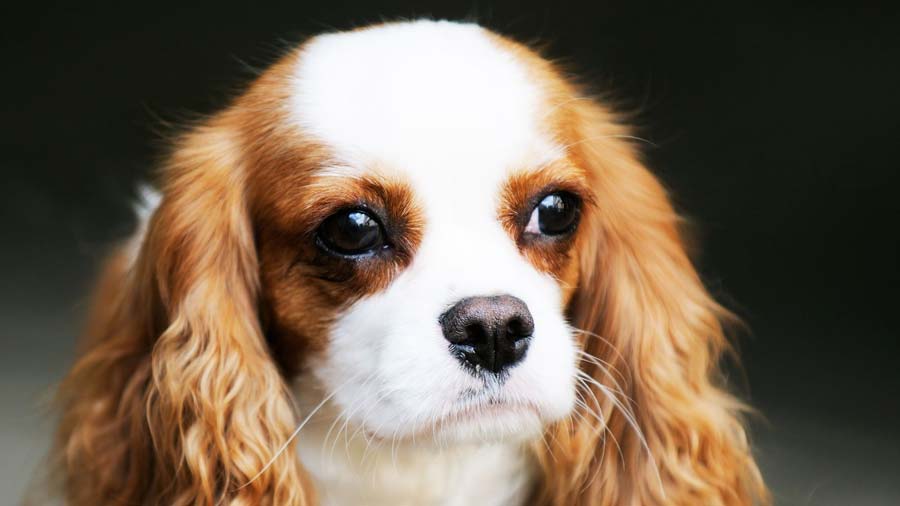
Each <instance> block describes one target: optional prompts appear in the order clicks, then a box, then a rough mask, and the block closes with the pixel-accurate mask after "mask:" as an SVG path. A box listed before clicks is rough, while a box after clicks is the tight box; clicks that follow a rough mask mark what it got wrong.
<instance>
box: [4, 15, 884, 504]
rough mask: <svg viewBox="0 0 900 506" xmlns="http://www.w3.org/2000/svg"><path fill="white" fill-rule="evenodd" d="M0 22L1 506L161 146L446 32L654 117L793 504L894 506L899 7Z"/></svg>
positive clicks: (651, 134) (31, 455) (766, 454)
mask: <svg viewBox="0 0 900 506" xmlns="http://www.w3.org/2000/svg"><path fill="white" fill-rule="evenodd" d="M2 9H4V10H5V12H3V13H2V15H0V19H3V20H4V21H5V25H7V26H5V27H4V30H2V33H0V37H2V46H0V51H2V53H0V56H2V59H0V62H2V65H3V68H4V70H3V72H2V73H0V92H2V94H0V96H2V97H3V100H2V105H0V110H2V116H0V117H2V120H3V121H2V123H0V125H2V127H0V128H2V135H0V148H2V149H0V171H2V177H3V179H2V180H3V190H4V191H3V196H2V198H0V234H2V240H0V323H2V325H0V343H2V349H0V352H2V353H0V454H2V458H0V504H15V503H16V500H17V498H18V497H19V496H20V494H21V492H22V491H23V490H24V488H25V487H26V485H27V482H28V480H29V479H30V477H31V476H32V473H33V472H34V471H35V470H36V469H37V470H40V469H41V468H42V467H43V466H42V463H41V458H42V455H43V452H44V451H45V449H46V447H47V445H48V437H49V434H50V431H51V429H52V411H49V409H48V408H49V406H48V404H47V400H48V399H49V398H50V396H51V394H52V389H53V386H54V382H55V381H57V380H58V379H59V378H60V376H61V375H62V374H63V373H64V371H65V368H66V366H67V365H68V364H69V363H70V362H71V359H72V350H73V346H74V341H75V336H76V335H77V329H78V327H79V323H80V321H81V318H82V315H83V311H84V307H85V296H86V294H87V292H88V288H89V286H90V283H91V280H92V278H93V276H94V275H95V273H96V270H97V266H98V263H99V261H100V259H101V258H102V257H103V254H104V252H105V251H107V249H108V247H109V245H110V244H112V242H113V241H114V240H116V239H117V238H120V237H122V236H124V235H125V234H126V233H127V232H128V231H129V230H130V227H131V226H132V224H133V223H132V218H131V215H130V210H129V209H130V205H131V202H132V200H133V195H134V188H135V185H136V183H137V182H138V181H140V180H142V179H146V178H148V177H149V176H150V174H151V168H152V167H153V163H154V160H155V158H156V157H157V156H158V155H159V154H160V153H161V152H162V148H163V146H164V142H163V141H162V137H163V136H162V135H161V133H165V132H166V131H168V130H169V128H170V124H178V123H180V122H184V121H186V120H190V119H192V118H194V117H196V114H198V113H201V114H202V113H207V112H210V111H213V110H215V109H216V108H218V107H221V106H222V105H223V104H225V103H226V101H227V98H228V97H229V96H230V95H232V94H233V93H234V92H235V90H239V89H240V88H241V86H242V84H243V83H245V82H246V81H247V80H248V79H249V78H250V77H251V76H252V75H253V72H254V70H253V69H254V68H255V67H259V66H265V64H266V63H267V62H269V61H271V60H272V58H273V57H274V56H275V55H277V54H278V51H279V48H281V47H283V45H284V41H298V40H301V39H302V37H303V35H304V34H308V33H315V32H319V31H322V30H326V29H329V28H331V27H337V28H347V27H351V26H353V25H356V24H363V23H365V22H370V21H377V20H379V19H381V16H384V17H387V18H396V17H399V16H412V15H425V14H429V13H430V14H434V15H435V16H438V17H450V18H454V19H459V18H462V17H466V16H471V17H476V18H478V19H479V20H481V21H482V22H484V23H485V24H487V25H488V26H491V27H494V28H496V29H498V30H500V31H502V32H504V33H508V34H512V35H515V36H516V37H518V38H520V39H522V40H533V39H536V38H537V39H540V40H544V41H550V42H552V44H551V45H550V46H549V47H548V49H547V52H548V54H549V55H550V56H552V57H555V58H563V59H565V62H566V63H567V64H568V65H569V66H571V67H572V68H573V69H575V70H576V71H578V72H579V73H580V74H582V75H584V76H585V77H586V78H587V81H588V82H591V83H595V85H596V87H597V89H599V90H604V91H610V92H612V96H613V97H615V99H616V101H617V102H618V103H619V104H620V106H621V107H623V108H625V109H627V110H629V111H636V112H637V113H638V114H637V116H636V120H637V122H638V123H639V124H640V125H641V126H642V129H641V135H642V136H644V137H647V138H649V139H650V140H652V141H653V142H654V144H655V145H656V146H655V147H653V146H646V148H647V156H648V161H649V163H650V165H651V166H652V167H653V168H654V169H655V170H656V171H657V173H658V174H659V175H660V177H661V178H662V179H663V181H664V182H665V183H666V184H667V185H668V186H669V187H671V188H672V190H673V194H674V195H675V199H676V203H677V205H678V207H679V209H681V210H682V211H683V212H684V213H685V214H687V215H688V216H689V217H691V219H692V221H693V222H694V223H695V224H696V229H697V232H698V234H699V237H700V239H701V244H702V248H701V254H699V255H698V257H697V262H698V265H699V266H700V268H701V271H702V272H703V275H704V277H705V279H706V280H707V284H708V285H709V286H710V289H711V290H712V291H713V292H714V293H715V294H716V295H717V296H718V297H719V298H720V299H721V300H723V301H724V302H725V303H726V305H728V306H729V307H731V308H734V309H735V310H736V311H737V312H738V313H739V314H740V315H741V316H743V317H744V318H745V319H746V320H747V322H748V323H749V325H750V327H751V329H752V333H751V334H750V335H747V336H742V337H741V339H740V347H741V349H742V355H743V356H744V365H745V367H744V370H745V372H746V377H747V381H746V383H747V384H746V385H745V386H743V387H741V391H742V392H743V395H744V397H746V398H748V399H749V400H750V402H752V403H753V404H754V405H756V406H758V407H759V408H760V410H761V411H762V412H763V413H764V414H765V416H766V418H767V421H765V422H763V421H758V422H756V423H755V424H754V441H755V444H756V446H757V447H758V455H759V459H760V462H761V463H762V467H763V472H764V474H765V476H766V478H767V480H768V482H769V483H770V484H771V486H772V487H773V489H774V491H775V497H776V503H777V504H782V505H823V506H826V505H841V506H856V505H859V506H868V505H893V504H900V483H898V481H900V464H898V462H900V403H898V394H900V374H898V368H897V365H896V364H897V356H898V351H900V350H898V344H897V342H898V324H897V318H896V312H897V310H896V302H897V297H896V287H897V286H898V283H897V282H898V280H900V279H898V268H897V266H898V262H897V258H898V256H900V255H898V248H897V243H898V239H897V238H898V234H897V229H898V227H897V222H898V219H897V218H898V214H900V213H898V199H897V197H896V192H897V190H896V189H897V183H898V160H900V143H898V142H897V134H898V133H900V128H898V126H900V125H898V118H900V115H898V112H900V107H898V105H900V104H898V102H900V94H898V93H897V90H898V89H900V65H898V64H897V62H898V61H900V44H898V37H897V33H896V32H897V28H896V27H897V26H898V21H900V17H898V15H897V14H898V12H897V8H896V7H894V6H892V5H890V4H888V3H887V2H885V4H884V5H878V4H868V5H861V4H858V3H856V4H854V5H853V6H852V7H851V6H843V7H839V6H830V7H823V6H815V7H813V6H803V5H798V4H796V3H792V5H791V6H790V7H788V6H785V5H779V4H777V3H773V4H772V5H766V4H765V3H760V2H753V3H747V4H746V5H745V4H741V3H728V4H726V5H719V6H717V7H713V6H709V5H706V6H693V5H688V4H684V3H682V2H679V3H663V2H659V3H643V2H635V1H631V2H603V1H601V2H591V3H590V4H588V3H583V4H569V5H562V4H557V3H553V4H550V3H533V4H522V3H516V4H513V3H504V2H474V1H473V2H472V3H471V4H465V5H464V6H463V7H459V4H458V3H450V2H431V3H429V5H427V6H423V5H422V3H421V2H415V3H414V2H382V3H380V4H378V5H375V4H373V3H371V2H364V1H362V0H359V1H342V2H334V1H333V2H328V3H325V2H305V3H304V2H291V3H284V4H282V5H268V6H261V5H253V6H251V5H250V4H247V3H243V2H237V1H235V2H231V1H219V2H215V3H209V4H207V5H201V4H197V5H196V6H192V7H190V8H186V7H183V6H178V5H174V4H173V5H166V4H165V3H159V2H155V3H153V5H152V6H150V5H137V4H130V5H128V6H123V5H118V6H110V5H92V4H85V3H80V4H79V5H77V6H56V5H53V4H46V3H44V4H41V5H34V6H31V7H25V6H22V5H17V4H12V3H9V4H7V5H5V6H4V7H2ZM733 377H734V378H735V379H736V381H735V382H736V384H738V385H739V386H740V385H741V384H743V383H744V382H742V381H738V380H739V378H740V377H741V374H740V373H738V372H735V373H734V374H733ZM37 488H38V489H40V488H42V483H41V482H38V484H37Z"/></svg>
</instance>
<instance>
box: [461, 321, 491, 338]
mask: <svg viewBox="0 0 900 506" xmlns="http://www.w3.org/2000/svg"><path fill="white" fill-rule="evenodd" d="M465 333H466V340H467V341H470V342H471V343H480V342H483V341H484V340H485V339H487V330H485V328H484V325H482V324H481V323H479V322H476V323H470V324H468V325H466V328H465Z"/></svg>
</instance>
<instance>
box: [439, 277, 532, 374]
mask: <svg viewBox="0 0 900 506" xmlns="http://www.w3.org/2000/svg"><path fill="white" fill-rule="evenodd" d="M438 320H439V322H440V324H441V329H442V330H443V332H444V337H445V338H446V339H447V340H448V341H450V350H451V352H452V353H453V354H454V355H455V356H456V357H457V358H458V359H459V361H460V362H462V363H463V365H466V366H467V367H470V368H473V369H474V370H475V371H478V370H480V369H487V370H488V371H491V372H494V373H498V372H500V371H502V370H504V369H506V368H508V367H510V366H512V365H513V364H515V363H516V362H518V361H520V360H522V357H524V356H525V352H526V351H527V350H528V343H529V341H531V339H530V338H531V335H532V334H533V333H534V319H532V317H531V312H530V311H528V306H527V305H525V303H524V302H523V301H522V300H521V299H518V298H516V297H513V296H512V295H496V296H491V297H467V298H465V299H462V300H460V301H459V302H457V303H456V304H455V305H454V306H453V307H451V308H450V309H449V310H448V311H447V312H446V313H444V314H442V315H441V316H440V318H439V319H438Z"/></svg>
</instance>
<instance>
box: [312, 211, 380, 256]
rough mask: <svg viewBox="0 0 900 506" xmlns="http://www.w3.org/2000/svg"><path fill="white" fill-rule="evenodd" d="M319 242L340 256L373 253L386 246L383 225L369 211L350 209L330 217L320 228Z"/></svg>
mask: <svg viewBox="0 0 900 506" xmlns="http://www.w3.org/2000/svg"><path fill="white" fill-rule="evenodd" d="M318 238H319V241H320V242H321V243H322V244H323V245H324V246H325V248H326V249H328V250H330V251H332V252H334V253H338V254H340V255H348V256H356V255H364V254H366V253H371V252H373V251H375V250H377V249H379V248H382V247H383V246H384V245H385V242H384V231H383V230H382V228H381V224H380V223H379V222H378V220H376V219H375V217H374V216H373V215H372V214H370V213H369V212H368V211H366V210H363V209H348V210H344V211H339V212H337V213H335V214H333V215H331V216H329V217H328V218H327V219H326V220H325V221H324V222H322V224H321V225H320V226H319V230H318Z"/></svg>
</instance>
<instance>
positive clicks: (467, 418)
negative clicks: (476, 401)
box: [434, 403, 536, 426]
mask: <svg viewBox="0 0 900 506" xmlns="http://www.w3.org/2000/svg"><path fill="white" fill-rule="evenodd" d="M535 412H536V410H535V408H534V407H532V406H526V405H522V404H507V403H503V404H485V405H481V406H476V407H468V408H464V409H461V410H457V411H452V412H450V413H448V414H446V415H444V416H442V417H440V418H439V419H437V420H436V421H435V422H434V425H436V426H444V425H448V424H461V423H472V422H478V421H482V420H485V419H493V418H496V417H499V416H509V415H523V414H535Z"/></svg>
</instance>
